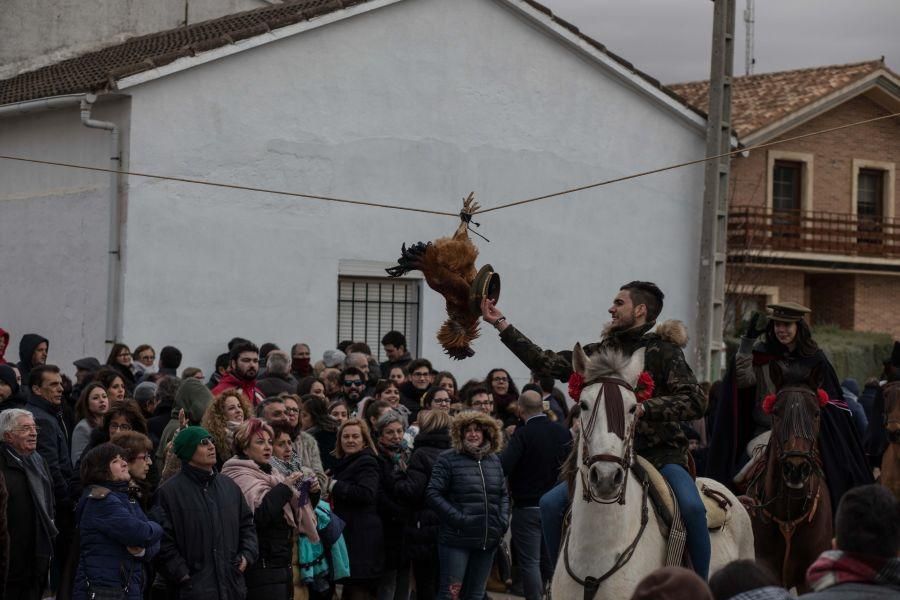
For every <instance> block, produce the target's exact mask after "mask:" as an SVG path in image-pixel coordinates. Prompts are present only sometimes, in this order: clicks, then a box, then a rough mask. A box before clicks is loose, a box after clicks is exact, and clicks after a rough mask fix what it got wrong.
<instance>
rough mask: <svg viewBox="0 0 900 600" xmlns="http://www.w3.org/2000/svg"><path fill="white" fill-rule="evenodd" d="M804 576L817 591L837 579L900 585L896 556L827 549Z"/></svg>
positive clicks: (833, 583)
mask: <svg viewBox="0 0 900 600" xmlns="http://www.w3.org/2000/svg"><path fill="white" fill-rule="evenodd" d="M806 580H807V582H808V583H809V585H810V587H812V588H813V589H814V590H815V591H817V592H818V591H821V590H824V589H825V588H829V587H831V586H834V585H838V584H841V583H871V584H874V585H895V586H900V559H898V558H881V557H877V556H865V555H862V554H851V553H849V552H843V551H841V550H828V551H827V552H823V553H822V554H821V555H820V556H819V558H818V559H816V562H814V563H813V564H812V565H811V566H810V567H809V570H807V571H806Z"/></svg>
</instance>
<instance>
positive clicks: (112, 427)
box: [109, 423, 133, 432]
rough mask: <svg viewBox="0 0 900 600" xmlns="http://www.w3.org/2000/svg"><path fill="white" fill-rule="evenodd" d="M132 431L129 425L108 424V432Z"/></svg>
mask: <svg viewBox="0 0 900 600" xmlns="http://www.w3.org/2000/svg"><path fill="white" fill-rule="evenodd" d="M132 429H133V428H132V427H131V425H129V424H128V423H122V424H121V425H119V424H118V423H110V424H109V431H110V432H113V431H131V430H132Z"/></svg>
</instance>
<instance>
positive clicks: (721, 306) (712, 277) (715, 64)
mask: <svg viewBox="0 0 900 600" xmlns="http://www.w3.org/2000/svg"><path fill="white" fill-rule="evenodd" d="M712 1H713V2H714V4H715V8H714V10H713V35H712V58H711V60H710V74H709V107H708V109H707V111H706V112H707V115H708V117H707V118H708V121H707V125H706V156H716V155H719V154H723V153H726V152H728V151H729V150H730V148H731V80H732V72H733V66H734V20H735V0H712ZM730 164H731V163H730V160H729V157H727V156H726V157H723V158H720V159H716V160H708V161H706V166H705V178H704V189H703V220H702V223H701V234H700V269H699V276H698V280H697V302H698V306H697V338H696V339H697V349H696V351H697V360H696V365H697V378H698V379H699V380H700V381H704V380H706V381H712V380H713V379H714V378H716V377H717V375H718V372H719V368H720V366H721V364H722V359H723V357H724V350H725V344H724V342H723V341H722V328H723V322H724V313H725V258H726V248H725V243H726V241H727V240H726V234H727V225H728V196H727V194H728V172H729V166H730Z"/></svg>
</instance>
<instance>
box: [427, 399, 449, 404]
mask: <svg viewBox="0 0 900 600" xmlns="http://www.w3.org/2000/svg"><path fill="white" fill-rule="evenodd" d="M431 403H432V404H450V398H435V399H433V400H432V401H431Z"/></svg>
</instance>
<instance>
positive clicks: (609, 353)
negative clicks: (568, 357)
mask: <svg viewBox="0 0 900 600" xmlns="http://www.w3.org/2000/svg"><path fill="white" fill-rule="evenodd" d="M630 361H631V357H630V356H627V355H625V354H623V353H621V352H619V351H618V350H615V349H614V348H603V349H601V350H600V351H599V352H596V353H595V354H593V355H591V356H590V357H588V362H587V364H586V365H585V366H584V379H585V381H591V380H593V379H597V378H598V377H621V376H622V375H623V374H625V370H626V369H627V368H628V363H629V362H630Z"/></svg>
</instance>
